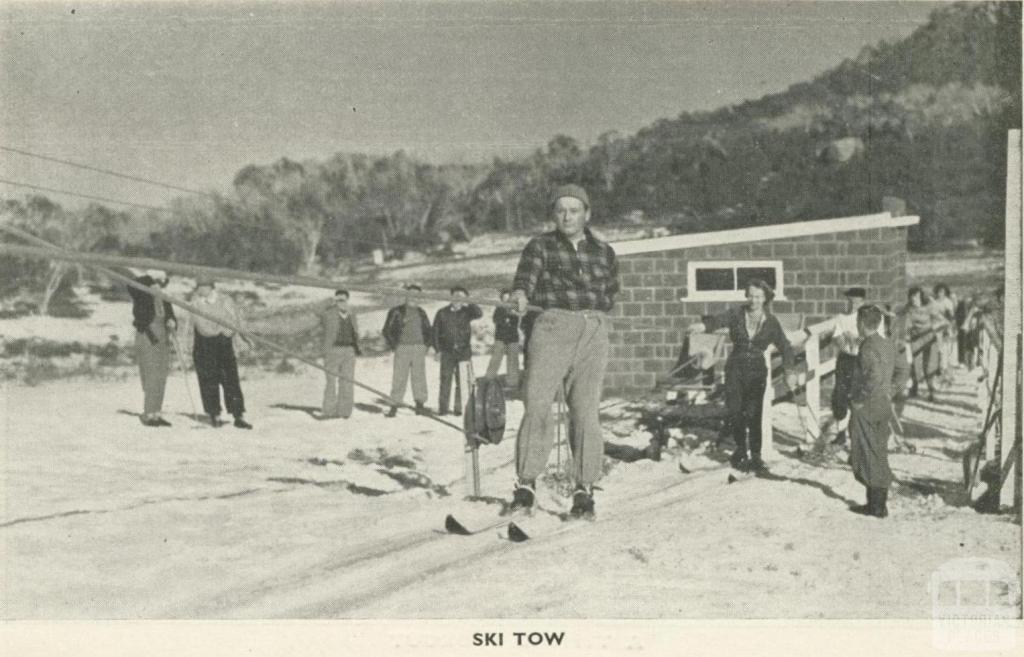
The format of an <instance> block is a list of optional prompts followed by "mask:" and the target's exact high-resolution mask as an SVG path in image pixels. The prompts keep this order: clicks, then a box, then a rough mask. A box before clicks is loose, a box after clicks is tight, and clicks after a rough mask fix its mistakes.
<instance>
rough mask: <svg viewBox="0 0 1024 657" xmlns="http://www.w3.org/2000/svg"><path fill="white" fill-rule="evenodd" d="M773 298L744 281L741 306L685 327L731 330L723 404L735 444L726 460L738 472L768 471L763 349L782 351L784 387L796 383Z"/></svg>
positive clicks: (759, 286) (766, 288) (766, 289)
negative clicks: (764, 454)
mask: <svg viewBox="0 0 1024 657" xmlns="http://www.w3.org/2000/svg"><path fill="white" fill-rule="evenodd" d="M774 296H775V294H774V292H773V290H772V288H771V286H769V285H768V284H767V283H765V282H764V281H761V280H756V279H755V280H752V281H750V283H749V284H748V285H747V303H746V305H745V306H742V307H738V308H731V309H730V310H728V311H727V312H725V313H723V314H721V315H717V316H714V317H708V318H706V319H705V321H704V322H696V323H695V324H692V325H690V327H689V329H688V330H689V331H690V332H691V333H700V332H702V331H709V332H710V331H715V330H717V329H719V328H728V329H729V338H730V340H731V341H732V352H731V353H730V354H729V358H728V359H727V360H726V362H725V406H726V410H727V412H728V416H729V427H730V430H731V432H732V437H733V440H734V441H735V443H736V450H735V451H734V452H733V453H732V456H731V457H730V459H729V462H730V463H731V464H732V465H733V467H735V468H737V469H740V470H752V471H754V472H763V471H765V470H766V467H765V464H764V461H762V460H761V419H762V406H763V403H764V394H765V389H766V388H767V384H768V366H767V364H766V363H765V357H764V353H765V351H766V350H767V349H768V347H769V346H772V345H774V346H775V348H776V349H778V350H779V351H780V352H781V353H782V364H783V367H784V369H785V370H786V385H788V386H789V388H790V389H793V388H795V387H796V375H795V374H794V373H793V372H792V368H793V362H794V357H793V348H792V347H791V346H790V344H789V339H788V338H787V337H786V333H785V331H783V330H782V325H781V324H780V323H779V320H778V318H777V317H775V315H772V314H771V313H770V312H769V310H768V307H769V305H770V304H771V300H772V298H773V297H774ZM748 450H749V456H748Z"/></svg>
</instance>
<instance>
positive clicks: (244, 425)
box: [189, 278, 252, 429]
mask: <svg viewBox="0 0 1024 657" xmlns="http://www.w3.org/2000/svg"><path fill="white" fill-rule="evenodd" d="M192 304H193V305H194V306H195V307H196V308H198V309H199V310H201V311H202V312H203V314H205V315H210V316H212V317H215V318H217V319H221V320H223V321H224V322H226V323H227V324H230V325H231V326H235V327H237V326H241V324H242V317H241V315H240V314H239V312H238V308H237V307H236V306H235V304H234V302H233V301H232V300H231V297H229V296H228V295H226V294H220V293H219V292H218V291H217V290H216V289H215V288H214V282H213V279H210V278H199V279H198V280H196V289H195V298H193V300H192ZM189 323H190V328H191V329H192V332H193V333H194V335H195V339H194V342H193V347H192V360H193V362H194V363H195V366H196V376H197V377H198V378H199V396H200V397H201V398H202V400H203V410H204V411H205V412H206V414H207V415H209V416H210V424H212V425H213V426H214V427H219V426H221V425H222V424H223V423H222V422H221V420H220V412H221V404H220V395H221V389H222V388H223V390H224V407H225V408H226V409H227V411H228V413H231V415H233V416H234V418H235V423H234V424H235V426H236V427H237V428H239V429H252V425H251V424H249V423H248V422H247V421H246V420H245V417H244V415H245V398H244V397H243V396H242V386H241V383H240V382H239V378H238V361H237V359H236V358H235V346H234V338H235V334H236V333H235V329H234V328H231V327H229V326H225V325H224V324H221V323H219V322H215V321H212V320H209V319H207V318H205V317H200V316H198V315H190V322H189ZM241 337H242V339H245V338H244V336H241Z"/></svg>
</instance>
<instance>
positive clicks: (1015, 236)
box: [997, 130, 1024, 506]
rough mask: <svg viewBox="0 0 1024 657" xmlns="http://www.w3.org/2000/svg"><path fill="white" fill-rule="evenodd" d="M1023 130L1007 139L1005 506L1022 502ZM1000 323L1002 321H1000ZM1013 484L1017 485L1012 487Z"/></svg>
mask: <svg viewBox="0 0 1024 657" xmlns="http://www.w3.org/2000/svg"><path fill="white" fill-rule="evenodd" d="M1022 214H1024V213H1022V211H1021V131H1020V130H1010V131H1009V132H1008V134H1007V139H1006V240H1005V244H1006V246H1005V247H1004V251H1003V253H1004V258H1005V268H1004V271H1005V272H1006V278H1005V281H1006V283H1005V288H1004V290H1003V317H1002V320H1003V336H1002V337H1003V339H1002V350H1001V351H1002V353H1001V354H1000V356H1002V359H1003V361H1002V365H1003V388H1002V399H1001V400H1000V401H1001V404H1000V409H1001V411H1002V422H1001V424H1002V429H1003V431H1002V440H1001V445H1000V453H999V463H1000V464H1001V465H1003V467H1008V470H1009V473H1008V478H1007V480H1006V481H1007V485H1006V486H1003V487H1002V488H1001V489H1000V491H999V504H1000V505H1001V506H1011V505H1012V506H1017V505H1018V504H1019V502H1020V499H1021V480H1020V477H1021V472H1020V467H1021V464H1020V461H1019V460H1018V459H1019V458H1020V457H1019V454H1015V453H1014V450H1015V449H1016V448H1017V447H1016V444H1017V443H1016V441H1017V439H1018V438H1019V436H1020V434H1021V426H1020V422H1021V420H1020V417H1021V416H1020V407H1019V404H1020V403H1021V402H1020V390H1019V389H1018V385H1019V384H1018V381H1019V377H1020V366H1021V362H1020V352H1019V351H1018V349H1020V346H1019V345H1020V339H1021V338H1020V335H1021V278H1020V273H1021V255H1022V247H1021V218H1022ZM997 321H998V320H997ZM1010 482H1013V483H1012V484H1011V483H1010Z"/></svg>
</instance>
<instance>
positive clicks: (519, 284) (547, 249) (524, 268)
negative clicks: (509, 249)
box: [513, 229, 619, 311]
mask: <svg viewBox="0 0 1024 657" xmlns="http://www.w3.org/2000/svg"><path fill="white" fill-rule="evenodd" d="M584 232H585V233H586V239H585V240H582V241H581V243H580V248H579V252H577V251H576V248H575V247H574V246H573V244H572V243H571V242H570V241H569V240H568V238H566V237H565V236H564V235H562V233H560V232H558V231H557V230H553V231H551V232H550V233H544V234H543V235H538V236H537V237H535V238H533V239H532V240H530V242H529V243H528V244H527V245H526V248H525V249H523V255H522V256H521V257H520V258H519V267H518V268H517V269H516V277H515V281H514V283H513V288H515V289H517V290H523V291H524V292H526V296H527V298H529V300H530V303H532V304H534V305H537V306H540V307H542V308H560V309H562V310H604V311H607V310H611V308H612V306H613V305H614V303H615V298H614V297H615V295H616V294H618V292H619V267H618V264H617V263H616V262H615V251H614V250H613V249H612V247H611V246H610V245H609V244H607V243H606V242H602V241H601V240H599V239H597V238H596V237H594V235H593V234H592V233H591V232H590V230H589V229H584Z"/></svg>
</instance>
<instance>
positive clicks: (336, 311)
mask: <svg viewBox="0 0 1024 657" xmlns="http://www.w3.org/2000/svg"><path fill="white" fill-rule="evenodd" d="M348 296H349V295H348V290H336V291H335V292H334V303H332V304H331V305H330V306H328V307H327V308H326V309H325V310H324V312H323V313H322V314H321V315H320V325H321V326H322V327H323V331H324V334H323V344H322V346H323V352H324V367H325V368H326V369H328V370H330V371H331V372H337V373H338V374H340V376H334V375H333V374H327V381H326V384H325V386H324V403H323V406H322V412H321V415H320V417H321V418H323V419H328V418H336V417H340V418H348V417H350V416H351V415H352V404H353V399H354V393H355V386H354V385H353V381H354V379H355V374H356V356H359V355H361V352H360V350H359V322H358V320H357V319H356V314H355V313H354V312H352V310H351V309H350V308H349V306H348Z"/></svg>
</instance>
